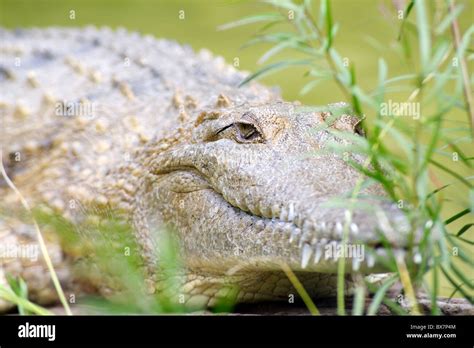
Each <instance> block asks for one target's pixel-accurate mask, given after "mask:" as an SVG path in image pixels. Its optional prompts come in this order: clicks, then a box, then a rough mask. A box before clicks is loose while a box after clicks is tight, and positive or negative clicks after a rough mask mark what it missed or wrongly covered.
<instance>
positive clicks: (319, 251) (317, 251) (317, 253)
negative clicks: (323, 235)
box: [314, 244, 323, 263]
mask: <svg viewBox="0 0 474 348" xmlns="http://www.w3.org/2000/svg"><path fill="white" fill-rule="evenodd" d="M322 254H323V251H322V249H321V244H317V245H316V248H315V250H314V263H318V262H319V261H320V260H321V255H322Z"/></svg>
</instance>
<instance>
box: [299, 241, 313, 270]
mask: <svg viewBox="0 0 474 348" xmlns="http://www.w3.org/2000/svg"><path fill="white" fill-rule="evenodd" d="M312 253H313V250H312V249H311V247H310V246H309V244H305V245H304V246H303V254H302V257H301V267H302V268H306V266H308V263H309V259H310V258H311V254H312Z"/></svg>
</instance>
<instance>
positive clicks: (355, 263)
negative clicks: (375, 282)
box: [352, 257, 360, 272]
mask: <svg viewBox="0 0 474 348" xmlns="http://www.w3.org/2000/svg"><path fill="white" fill-rule="evenodd" d="M359 268H360V260H359V259H358V258H357V257H354V258H353V259H352V270H353V271H355V272H357V271H358V270H359Z"/></svg>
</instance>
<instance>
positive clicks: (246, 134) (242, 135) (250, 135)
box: [234, 122, 262, 142]
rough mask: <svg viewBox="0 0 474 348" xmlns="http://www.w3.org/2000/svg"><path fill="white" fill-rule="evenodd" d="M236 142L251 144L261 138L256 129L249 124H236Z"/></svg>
mask: <svg viewBox="0 0 474 348" xmlns="http://www.w3.org/2000/svg"><path fill="white" fill-rule="evenodd" d="M234 128H235V129H236V140H237V141H239V142H251V141H255V140H258V139H260V138H261V137H262V135H261V134H260V132H259V131H258V130H257V128H256V127H255V126H254V125H253V124H251V123H243V122H236V123H234Z"/></svg>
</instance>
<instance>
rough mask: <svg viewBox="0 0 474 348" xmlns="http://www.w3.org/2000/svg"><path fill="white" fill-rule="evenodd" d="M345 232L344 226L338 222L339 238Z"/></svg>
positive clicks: (337, 231) (337, 232)
mask: <svg viewBox="0 0 474 348" xmlns="http://www.w3.org/2000/svg"><path fill="white" fill-rule="evenodd" d="M343 231H344V228H343V226H342V224H341V223H340V222H339V221H338V222H336V234H337V235H338V236H340V235H342V232H343Z"/></svg>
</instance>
